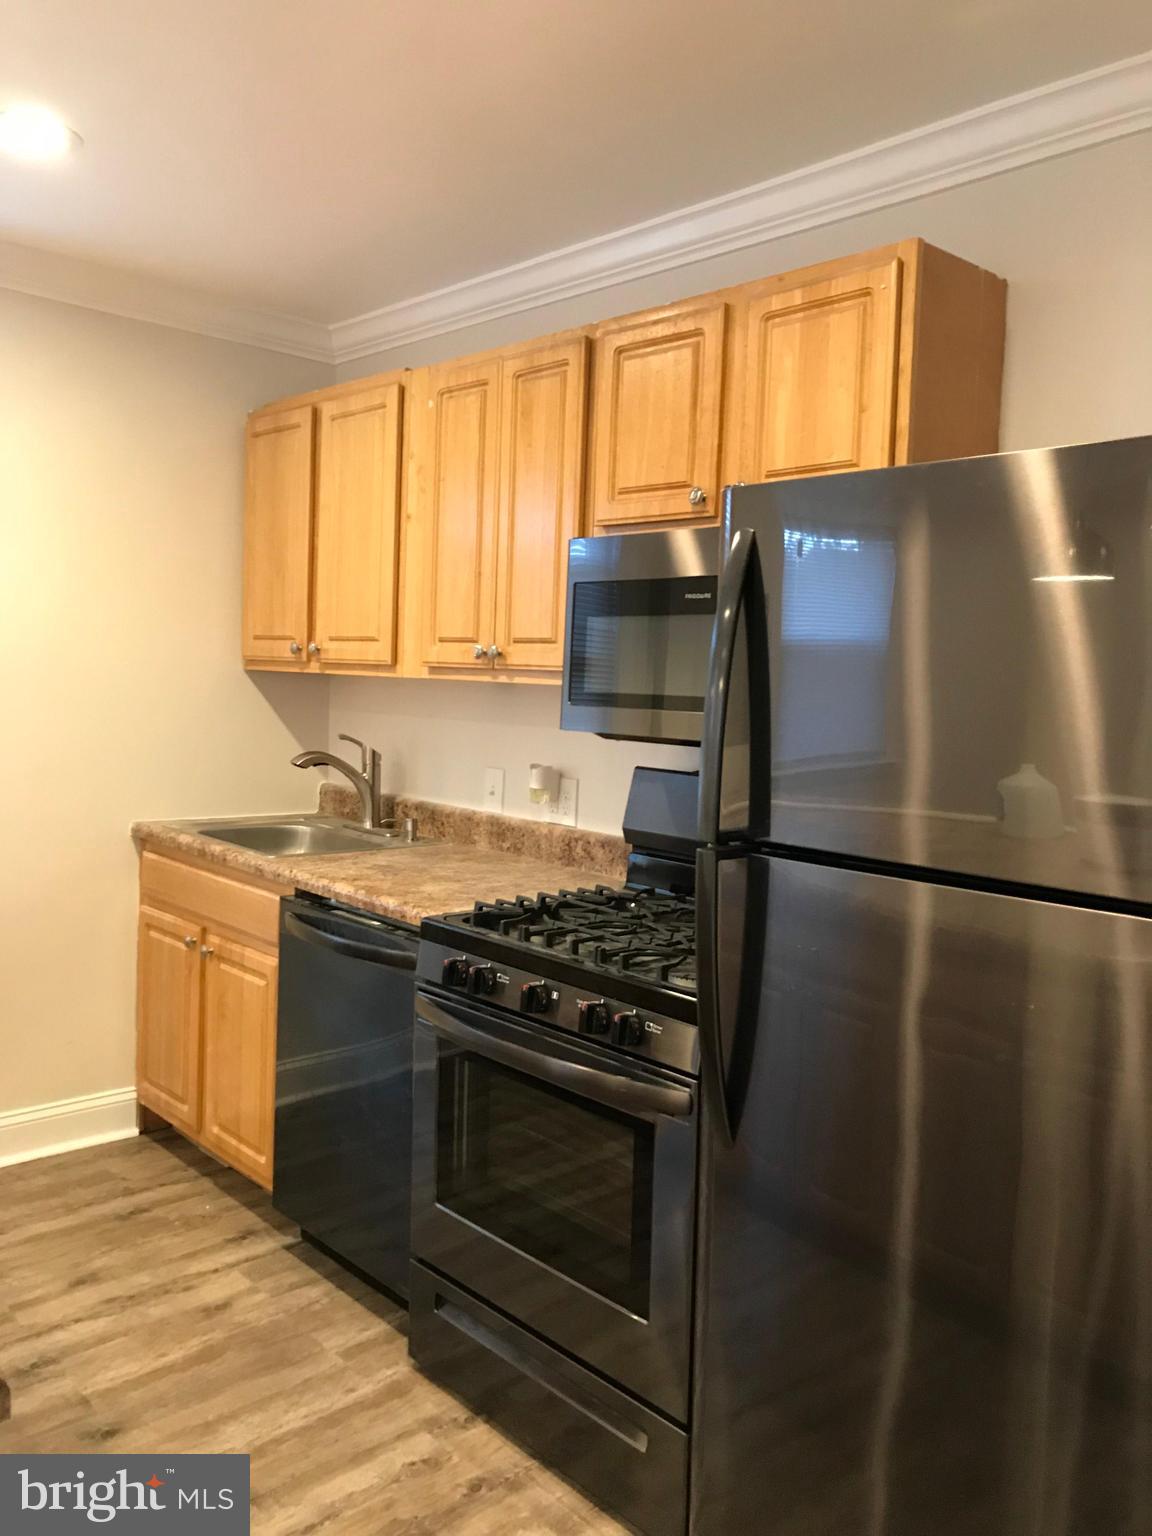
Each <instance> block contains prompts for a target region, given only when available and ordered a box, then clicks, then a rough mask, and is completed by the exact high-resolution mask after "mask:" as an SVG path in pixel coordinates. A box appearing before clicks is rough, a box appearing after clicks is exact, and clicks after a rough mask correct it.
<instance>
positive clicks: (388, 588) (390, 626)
mask: <svg viewBox="0 0 1152 1536" xmlns="http://www.w3.org/2000/svg"><path fill="white" fill-rule="evenodd" d="M400 417H401V392H400V386H399V384H387V385H383V386H381V387H379V388H375V389H367V390H364V391H363V392H362V393H360V394H349V395H346V396H343V397H341V398H338V399H333V400H326V401H324V402H323V403H322V404H321V405H320V406H319V407H318V409H317V459H318V462H317V478H316V532H315V561H316V602H315V619H314V622H313V625H312V640H311V642H310V643H311V645H313V646H314V647H316V649H314V650H313V651H312V652H311V654H312V655H313V656H314V657H318V658H319V660H320V661H321V662H322V663H324V662H331V663H343V664H345V665H348V666H364V667H373V666H387V665H390V664H391V663H393V662H395V660H396V609H397V585H398V584H397V556H398V550H399V536H400V474H399V470H400V430H401V420H400Z"/></svg>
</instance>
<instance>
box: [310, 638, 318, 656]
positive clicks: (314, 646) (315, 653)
mask: <svg viewBox="0 0 1152 1536" xmlns="http://www.w3.org/2000/svg"><path fill="white" fill-rule="evenodd" d="M308 654H309V656H319V654H320V647H319V646H318V645H317V644H316V642H315V640H309V642H308Z"/></svg>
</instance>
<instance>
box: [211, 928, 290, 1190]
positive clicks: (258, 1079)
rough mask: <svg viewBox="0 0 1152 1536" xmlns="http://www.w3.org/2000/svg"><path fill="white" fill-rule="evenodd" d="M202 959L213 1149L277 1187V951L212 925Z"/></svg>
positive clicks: (262, 1182)
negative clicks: (266, 950) (242, 941)
mask: <svg viewBox="0 0 1152 1536" xmlns="http://www.w3.org/2000/svg"><path fill="white" fill-rule="evenodd" d="M206 942H207V947H208V950H209V953H208V956H207V958H206V960H205V964H204V1118H203V1126H202V1132H201V1138H200V1139H201V1140H202V1141H203V1143H204V1145H205V1146H206V1147H207V1148H208V1150H209V1151H210V1152H215V1153H216V1155H217V1156H218V1157H221V1158H223V1159H224V1161H225V1162H227V1163H230V1164H231V1165H232V1167H233V1168H238V1169H239V1170H240V1172H241V1173H245V1174H247V1175H248V1177H249V1178H251V1179H255V1180H256V1182H257V1183H258V1184H263V1185H264V1187H265V1188H266V1189H271V1187H272V1136H273V1124H274V1113H275V1101H276V970H277V964H276V959H275V957H274V956H272V955H268V954H264V953H263V952H262V951H261V950H258V949H250V948H249V947H248V946H247V945H245V944H235V943H232V942H231V941H230V940H228V939H223V938H221V937H220V935H219V934H215V933H211V932H210V933H209V934H208V938H207V941H206Z"/></svg>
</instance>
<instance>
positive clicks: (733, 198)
mask: <svg viewBox="0 0 1152 1536" xmlns="http://www.w3.org/2000/svg"><path fill="white" fill-rule="evenodd" d="M1149 128H1152V52H1149V53H1144V54H1140V55H1138V56H1136V57H1134V58H1130V59H1122V60H1120V61H1119V62H1118V63H1115V64H1109V65H1106V66H1104V67H1103V68H1102V69H1094V70H1090V71H1088V72H1087V73H1086V74H1082V75H1076V76H1073V77H1072V78H1070V79H1067V80H1060V81H1056V82H1055V83H1054V84H1052V85H1046V86H1041V87H1040V88H1039V89H1037V90H1032V91H1025V92H1023V93H1021V94H1020V95H1017V96H1009V97H1005V98H1004V99H1003V100H1000V101H995V102H992V103H990V104H989V105H988V106H984V107H977V108H976V109H975V110H974V111H970V112H962V113H959V114H958V115H957V116H955V117H949V118H944V119H942V120H941V121H939V122H936V123H930V124H928V125H927V126H926V127H923V128H917V129H914V130H913V131H912V132H910V133H902V134H898V135H897V136H896V137H894V138H889V139H882V140H880V141H879V142H877V143H875V144H870V145H867V146H865V147H864V148H863V149H859V150H854V151H853V152H852V153H850V154H846V155H837V156H836V157H835V158H834V159H831V160H824V161H821V162H819V163H818V164H815V165H811V166H807V167H805V168H804V169H801V170H798V171H792V172H789V173H788V174H787V175H784V176H776V177H773V178H772V179H771V180H770V181H763V182H760V183H759V184H758V185H756V186H752V187H745V188H743V189H742V190H741V191H739V192H733V193H729V194H727V195H725V196H724V197H716V198H712V199H710V200H709V201H708V202H704V203H696V204H694V205H693V206H692V207H689V208H682V209H680V210H678V211H677V212H675V213H669V214H664V215H662V216H661V217H659V218H656V219H648V220H647V221H646V222H644V223H642V224H633V225H630V226H629V227H628V228H626V229H620V230H616V231H615V232H613V233H612V234H608V235H601V236H599V237H597V238H596V239H594V240H585V241H582V242H580V243H579V244H577V245H570V246H566V247H564V248H563V249H562V250H556V251H551V252H548V253H547V254H546V255H543V256H538V257H534V258H533V259H532V260H531V261H523V262H518V263H517V264H516V265H515V266H511V267H504V268H502V269H501V270H499V271H495V272H488V273H485V274H484V275H482V276H480V277H475V278H471V279H469V280H468V281H466V282H463V283H456V284H454V285H452V286H451V287H448V288H440V289H437V290H436V291H435V292H432V293H426V294H422V295H420V296H419V297H417V298H413V299H407V300H404V301H403V302H401V303H398V304H389V305H386V306H385V307H384V308H383V309H377V310H373V311H372V312H371V313H370V314H366V315H360V316H358V317H357V318H355V319H352V320H344V321H341V322H339V323H338V324H336V325H333V326H332V328H331V331H332V341H333V351H334V355H335V360H336V362H337V363H346V362H353V361H355V360H356V359H357V358H362V357H366V356H367V355H368V354H370V353H372V352H380V351H383V350H385V349H387V348H390V347H396V346H399V345H401V344H403V343H405V342H410V341H419V340H422V339H424V338H425V337H429V336H436V335H440V334H442V333H443V332H446V331H455V330H459V329H461V328H463V327H465V326H469V325H476V324H478V323H479V322H480V321H483V320H494V319H498V318H499V317H500V316H502V315H510V314H515V313H517V312H518V311H521V310H526V309H534V308H537V307H538V306H540V305H543V304H550V303H552V302H554V301H555V300H558V299H567V298H572V297H574V296H576V295H578V294H582V293H589V292H591V291H593V290H594V289H597V288H607V287H610V286H612V285H613V284H616V283H622V282H627V281H629V280H630V279H633V278H638V277H644V276H647V275H648V274H650V273H653V272H665V271H668V270H669V269H670V268H673V267H679V266H685V265H687V264H689V263H691V262H696V261H701V260H703V259H705V258H706V257H709V256H718V255H721V254H723V253H725V252H728V251H736V250H740V249H742V248H744V247H746V246H750V245H760V244H763V243H766V242H768V241H771V240H779V239H781V238H782V237H784V236H785V235H793V234H797V233H799V232H800V231H802V230H806V229H815V228H818V227H819V226H821V225H825V224H833V223H836V222H838V221H839V220H842V219H848V218H852V217H853V216H854V215H856V214H861V213H868V212H870V211H872V210H874V209H877V208H885V207H890V206H895V205H898V204H900V203H904V202H909V201H911V200H912V199H913V198H918V197H924V196H927V195H928V194H929V193H932V192H941V191H944V190H946V189H947V188H949V187H955V186H960V185H962V184H963V183H965V182H970V181H980V180H983V179H984V178H986V177H989V176H996V175H999V174H1001V173H1002V172H1004V171H1011V170H1015V169H1016V168H1018V167H1019V166H1023V165H1029V164H1032V163H1033V162H1035V161H1038V160H1046V159H1050V158H1051V157H1052V156H1054V155H1065V154H1069V153H1071V152H1072V151H1073V150H1077V149H1085V148H1087V147H1089V146H1090V145H1093V144H1102V143H1105V142H1107V141H1108V140H1110V139H1117V138H1123V137H1125V136H1127V135H1128V134H1133V133H1141V132H1143V131H1145V130H1147V129H1149Z"/></svg>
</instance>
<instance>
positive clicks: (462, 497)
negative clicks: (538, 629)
mask: <svg viewBox="0 0 1152 1536" xmlns="http://www.w3.org/2000/svg"><path fill="white" fill-rule="evenodd" d="M426 385H427V388H426V390H425V391H424V394H423V398H420V397H417V398H416V399H415V400H414V402H413V407H412V412H413V416H414V417H418V418H419V419H418V420H416V421H414V424H413V434H414V439H416V440H417V442H416V447H415V451H414V454H413V468H412V474H413V480H414V482H415V483H414V487H413V489H414V494H415V497H416V499H417V502H418V510H417V513H416V515H417V517H418V518H419V522H420V539H421V545H422V549H423V566H424V569H423V582H422V588H423V590H422V594H421V596H422V604H421V632H422V633H421V650H420V656H421V660H422V661H424V662H425V663H427V664H428V665H430V666H453V667H473V668H475V667H485V668H490V667H491V666H492V658H491V657H490V656H489V654H488V650H489V647H490V646H492V645H494V644H495V627H496V614H495V571H496V537H497V506H496V494H497V486H498V482H499V472H500V465H499V441H498V425H499V422H498V413H499V399H500V365H499V362H497V361H495V360H489V361H485V362H480V363H478V364H476V365H472V366H469V365H464V366H455V367H453V366H448V367H443V368H430V369H428V371H427V375H426ZM477 651H479V652H480V653H481V654H480V655H477V654H476V653H477Z"/></svg>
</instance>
